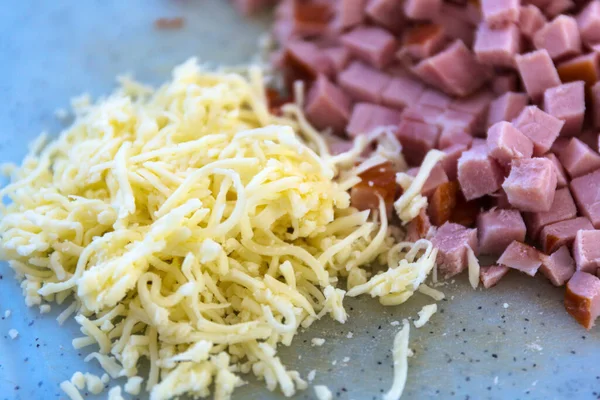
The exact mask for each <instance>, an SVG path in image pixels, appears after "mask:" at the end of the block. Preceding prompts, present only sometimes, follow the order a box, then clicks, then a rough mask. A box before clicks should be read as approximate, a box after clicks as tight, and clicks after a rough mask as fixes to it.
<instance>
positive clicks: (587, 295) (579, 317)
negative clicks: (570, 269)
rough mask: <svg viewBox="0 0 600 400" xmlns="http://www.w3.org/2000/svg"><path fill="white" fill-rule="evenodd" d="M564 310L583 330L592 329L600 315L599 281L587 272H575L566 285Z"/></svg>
mask: <svg viewBox="0 0 600 400" xmlns="http://www.w3.org/2000/svg"><path fill="white" fill-rule="evenodd" d="M565 308H566V309H567V312H568V313H569V314H571V316H572V317H573V318H575V320H576V321H577V322H579V323H580V324H581V325H583V327H584V328H585V329H587V330H590V329H592V327H593V326H594V321H595V320H596V318H598V315H600V279H598V277H596V276H594V275H592V274H588V273H587V272H582V271H577V272H575V274H573V277H572V278H571V279H570V280H569V282H568V283H567V291H566V292H565Z"/></svg>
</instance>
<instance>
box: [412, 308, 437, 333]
mask: <svg viewBox="0 0 600 400" xmlns="http://www.w3.org/2000/svg"><path fill="white" fill-rule="evenodd" d="M436 311H437V304H429V305H427V306H423V308H422V309H421V311H419V319H418V320H416V321H415V322H414V324H415V327H416V328H420V327H422V326H423V325H425V324H426V323H427V322H429V319H430V318H431V316H432V315H433V314H435V312H436Z"/></svg>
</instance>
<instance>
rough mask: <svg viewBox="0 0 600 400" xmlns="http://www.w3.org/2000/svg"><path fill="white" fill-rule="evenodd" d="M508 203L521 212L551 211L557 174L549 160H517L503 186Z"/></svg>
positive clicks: (513, 163)
mask: <svg viewBox="0 0 600 400" xmlns="http://www.w3.org/2000/svg"><path fill="white" fill-rule="evenodd" d="M502 188H503V189H504V191H505V192H506V195H507V196H508V201H509V202H510V204H512V205H513V206H514V207H515V208H517V209H519V210H521V211H532V212H540V211H549V210H550V208H551V207H552V202H553V201H554V192H555V191H556V173H555V172H554V166H553V165H552V161H550V160H548V159H547V158H528V159H517V160H514V161H513V162H512V168H511V169H510V174H509V175H508V178H506V180H505V181H504V183H503V184H502Z"/></svg>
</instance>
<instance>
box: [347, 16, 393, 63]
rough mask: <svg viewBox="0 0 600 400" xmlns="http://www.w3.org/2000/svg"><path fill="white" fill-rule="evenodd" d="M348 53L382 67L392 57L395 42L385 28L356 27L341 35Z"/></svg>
mask: <svg viewBox="0 0 600 400" xmlns="http://www.w3.org/2000/svg"><path fill="white" fill-rule="evenodd" d="M341 41H342V44H343V45H344V46H345V47H346V48H347V49H348V51H350V53H351V54H352V55H353V56H355V57H357V58H359V59H361V60H363V61H365V62H367V63H368V64H370V65H371V66H373V67H375V68H379V69H381V68H383V67H385V66H386V65H388V64H389V63H390V62H391V61H392V60H393V58H394V54H395V52H396V47H397V42H396V39H395V38H394V36H393V35H392V34H391V33H389V32H388V31H386V30H385V29H381V28H377V27H367V26H363V27H358V28H355V29H353V30H352V31H350V32H348V33H346V34H345V35H343V36H342V37H341Z"/></svg>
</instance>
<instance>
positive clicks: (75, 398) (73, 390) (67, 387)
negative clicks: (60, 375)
mask: <svg viewBox="0 0 600 400" xmlns="http://www.w3.org/2000/svg"><path fill="white" fill-rule="evenodd" d="M60 389H61V390H62V391H63V392H65V394H66V395H67V397H68V398H69V399H71V400H83V397H81V393H79V390H77V387H76V386H75V385H73V383H71V382H70V381H63V382H61V383H60Z"/></svg>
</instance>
